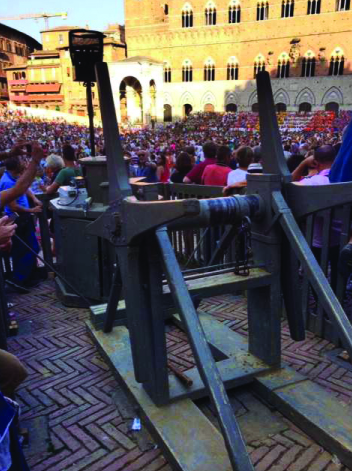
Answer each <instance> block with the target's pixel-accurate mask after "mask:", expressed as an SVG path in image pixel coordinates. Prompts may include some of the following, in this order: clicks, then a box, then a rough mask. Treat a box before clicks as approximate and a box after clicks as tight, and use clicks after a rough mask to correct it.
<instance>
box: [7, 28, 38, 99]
mask: <svg viewBox="0 0 352 471" xmlns="http://www.w3.org/2000/svg"><path fill="white" fill-rule="evenodd" d="M34 49H41V45H40V44H39V43H38V41H36V40H35V39H33V38H31V37H30V36H28V35H27V34H24V33H21V32H20V31H17V30H16V29H13V28H10V27H9V26H6V25H3V24H1V23H0V105H3V104H6V103H7V101H8V100H9V93H8V83H7V80H6V72H5V69H6V67H9V66H12V65H15V64H16V65H19V66H20V65H22V64H24V63H25V62H26V60H27V57H28V56H29V55H30V54H31V52H32V51H34ZM16 79H17V80H19V81H20V82H22V83H24V82H25V81H26V76H25V71H24V70H22V69H21V68H19V70H18V75H17V76H16Z"/></svg>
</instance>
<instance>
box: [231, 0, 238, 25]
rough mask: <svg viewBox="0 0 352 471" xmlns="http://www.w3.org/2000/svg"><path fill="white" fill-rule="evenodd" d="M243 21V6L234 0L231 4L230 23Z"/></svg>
mask: <svg viewBox="0 0 352 471" xmlns="http://www.w3.org/2000/svg"><path fill="white" fill-rule="evenodd" d="M240 22H241V6H240V4H239V3H238V2H237V1H236V0H232V2H231V3H230V5H229V23H240Z"/></svg>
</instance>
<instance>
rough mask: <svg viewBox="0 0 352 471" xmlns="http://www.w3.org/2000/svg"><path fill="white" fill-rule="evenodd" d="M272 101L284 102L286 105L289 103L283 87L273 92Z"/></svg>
mask: <svg viewBox="0 0 352 471" xmlns="http://www.w3.org/2000/svg"><path fill="white" fill-rule="evenodd" d="M274 103H275V104H277V103H285V105H286V106H289V105H290V97H289V95H288V93H287V92H286V90H284V89H283V88H280V90H278V91H277V92H275V94H274Z"/></svg>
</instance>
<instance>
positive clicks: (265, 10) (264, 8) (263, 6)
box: [257, 2, 269, 21]
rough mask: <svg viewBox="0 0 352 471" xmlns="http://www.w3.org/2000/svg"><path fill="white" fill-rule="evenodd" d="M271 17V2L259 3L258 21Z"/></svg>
mask: <svg viewBox="0 0 352 471" xmlns="http://www.w3.org/2000/svg"><path fill="white" fill-rule="evenodd" d="M268 18H269V3H268V2H260V3H257V21H263V20H267V19H268Z"/></svg>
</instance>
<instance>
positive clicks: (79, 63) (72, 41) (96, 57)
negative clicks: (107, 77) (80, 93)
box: [69, 29, 105, 157]
mask: <svg viewBox="0 0 352 471" xmlns="http://www.w3.org/2000/svg"><path fill="white" fill-rule="evenodd" d="M104 38H105V35H104V34H103V33H101V32H99V31H89V30H86V29H74V30H71V31H70V32H69V49H70V55H71V60H72V65H73V80H74V81H75V82H83V85H84V87H86V95H87V111H88V118H89V134H90V149H91V155H92V157H94V156H95V142H94V109H93V100H92V86H94V82H96V77H95V70H94V66H95V64H96V63H97V62H102V61H103V49H104Z"/></svg>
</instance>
